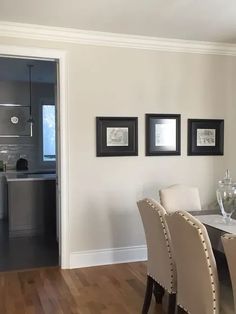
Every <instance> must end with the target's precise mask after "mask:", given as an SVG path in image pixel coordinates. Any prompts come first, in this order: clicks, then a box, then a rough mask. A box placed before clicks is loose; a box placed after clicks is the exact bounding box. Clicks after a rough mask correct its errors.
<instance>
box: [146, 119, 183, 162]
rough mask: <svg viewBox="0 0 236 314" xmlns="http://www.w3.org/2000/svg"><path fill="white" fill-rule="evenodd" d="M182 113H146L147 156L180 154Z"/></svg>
mask: <svg viewBox="0 0 236 314" xmlns="http://www.w3.org/2000/svg"><path fill="white" fill-rule="evenodd" d="M180 128H181V116H180V114H146V156H168V155H180V153H181V149H180V142H181V140H180Z"/></svg>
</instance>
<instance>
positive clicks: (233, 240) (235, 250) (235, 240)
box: [221, 234, 236, 308]
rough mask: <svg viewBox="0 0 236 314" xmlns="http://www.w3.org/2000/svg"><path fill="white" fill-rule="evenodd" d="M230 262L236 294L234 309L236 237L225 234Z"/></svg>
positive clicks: (224, 242) (226, 251)
mask: <svg viewBox="0 0 236 314" xmlns="http://www.w3.org/2000/svg"><path fill="white" fill-rule="evenodd" d="M221 239H222V242H223V247H224V251H225V255H226V259H227V262H228V267H229V272H230V278H231V282H232V287H233V294H234V308H235V304H236V235H235V234H234V235H233V234H225V235H223V236H222V237H221Z"/></svg>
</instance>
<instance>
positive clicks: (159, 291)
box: [137, 198, 176, 314]
mask: <svg viewBox="0 0 236 314" xmlns="http://www.w3.org/2000/svg"><path fill="white" fill-rule="evenodd" d="M137 205H138V208H139V212H140V215H141V218H142V221H143V226H144V231H145V235H146V242H147V252H148V261H147V286H146V294H145V299H144V304H143V309H142V313H143V314H144V313H148V310H149V307H150V303H151V299H152V294H153V292H154V295H155V297H156V302H157V303H161V302H162V298H163V295H164V293H165V292H166V293H167V294H168V308H167V311H168V313H174V311H175V296H176V268H175V262H174V260H173V256H172V249H171V242H170V235H169V231H168V227H167V225H166V221H165V216H166V211H165V209H164V208H163V207H162V206H161V205H160V204H159V203H157V202H156V201H154V200H152V199H147V198H146V199H143V200H140V201H138V202H137Z"/></svg>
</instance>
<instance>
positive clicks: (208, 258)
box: [177, 212, 216, 313]
mask: <svg viewBox="0 0 236 314" xmlns="http://www.w3.org/2000/svg"><path fill="white" fill-rule="evenodd" d="M177 213H178V214H179V215H181V216H182V217H184V219H185V220H186V221H187V222H188V223H190V224H191V225H192V226H194V227H195V228H196V229H197V230H198V233H199V236H200V238H201V241H202V244H203V247H204V252H205V256H206V259H207V264H208V269H209V274H210V277H211V286H212V295H213V313H216V292H215V291H216V289H215V283H214V279H213V272H212V266H211V263H210V257H209V254H208V249H207V246H206V243H205V239H204V237H203V234H202V229H201V228H200V227H198V226H197V225H196V224H195V223H193V222H192V221H191V220H190V219H189V218H188V217H186V216H185V215H184V214H183V213H182V212H177ZM179 306H180V307H182V308H183V309H184V310H185V311H187V310H186V309H185V308H184V307H183V306H182V305H180V304H179ZM188 313H189V312H188Z"/></svg>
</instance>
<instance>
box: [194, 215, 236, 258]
mask: <svg viewBox="0 0 236 314" xmlns="http://www.w3.org/2000/svg"><path fill="white" fill-rule="evenodd" d="M195 217H196V218H197V219H198V220H199V221H200V222H201V223H203V224H204V225H205V227H206V229H207V232H208V235H209V238H210V241H211V245H212V248H213V249H214V250H215V251H219V252H221V253H224V249H223V245H222V241H221V236H222V235H223V234H225V233H229V234H236V220H235V219H232V220H231V221H230V223H228V224H227V223H226V222H225V220H224V218H223V216H222V215H221V214H219V213H217V214H209V213H207V214H206V213H204V211H202V213H199V212H198V214H196V215H195Z"/></svg>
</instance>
